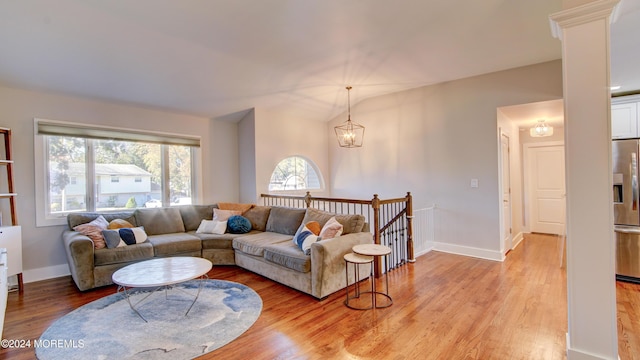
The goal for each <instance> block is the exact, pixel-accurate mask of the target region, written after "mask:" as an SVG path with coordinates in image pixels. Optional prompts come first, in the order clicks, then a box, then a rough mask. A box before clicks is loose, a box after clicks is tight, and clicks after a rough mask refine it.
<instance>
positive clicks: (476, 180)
mask: <svg viewBox="0 0 640 360" xmlns="http://www.w3.org/2000/svg"><path fill="white" fill-rule="evenodd" d="M471 187H472V188H477V187H478V179H471Z"/></svg>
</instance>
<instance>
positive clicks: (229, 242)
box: [194, 230, 260, 249]
mask: <svg viewBox="0 0 640 360" xmlns="http://www.w3.org/2000/svg"><path fill="white" fill-rule="evenodd" d="M259 233H260V232H259V231H255V230H251V232H249V233H248V234H259ZM248 234H231V233H225V234H220V235H218V234H197V233H196V234H194V235H195V236H197V237H199V238H200V239H201V240H202V249H233V239H235V238H237V237H240V236H246V235H248Z"/></svg>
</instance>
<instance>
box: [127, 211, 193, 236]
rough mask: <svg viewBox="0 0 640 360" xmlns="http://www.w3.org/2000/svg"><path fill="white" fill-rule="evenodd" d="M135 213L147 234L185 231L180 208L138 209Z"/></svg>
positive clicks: (137, 220) (139, 224)
mask: <svg viewBox="0 0 640 360" xmlns="http://www.w3.org/2000/svg"><path fill="white" fill-rule="evenodd" d="M134 214H135V217H136V222H137V223H138V226H144V230H145V232H146V233H147V235H161V234H173V233H181V232H184V231H185V228H184V223H183V222H182V216H181V215H180V210H178V208H175V207H172V208H154V209H138V210H136V211H135V212H134ZM198 225H200V222H198ZM197 228H198V227H197V226H196V229H197Z"/></svg>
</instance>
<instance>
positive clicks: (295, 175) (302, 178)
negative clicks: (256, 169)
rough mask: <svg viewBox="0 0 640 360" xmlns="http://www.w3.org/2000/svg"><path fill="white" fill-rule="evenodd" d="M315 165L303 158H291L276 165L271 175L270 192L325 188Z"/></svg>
mask: <svg viewBox="0 0 640 360" xmlns="http://www.w3.org/2000/svg"><path fill="white" fill-rule="evenodd" d="M319 174H320V172H319V171H318V170H317V167H316V166H315V164H314V163H313V162H312V161H311V160H308V159H306V158H304V157H302V156H290V157H288V158H286V159H283V160H282V161H280V162H279V163H278V165H276V167H275V169H274V170H273V172H272V173H271V180H270V181H269V191H275V192H280V191H296V190H316V189H322V188H323V182H322V178H321V177H320V175H319Z"/></svg>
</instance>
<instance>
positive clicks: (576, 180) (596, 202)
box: [550, 0, 619, 360]
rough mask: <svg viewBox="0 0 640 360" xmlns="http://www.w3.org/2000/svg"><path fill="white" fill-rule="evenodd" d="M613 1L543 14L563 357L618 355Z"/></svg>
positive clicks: (614, 357) (613, 356) (597, 357)
mask: <svg viewBox="0 0 640 360" xmlns="http://www.w3.org/2000/svg"><path fill="white" fill-rule="evenodd" d="M618 1H619V0H598V1H590V2H587V3H586V4H584V5H580V6H577V7H573V8H570V9H566V10H563V11H561V12H558V13H556V14H553V15H551V17H550V18H551V20H552V28H553V29H554V33H555V34H556V35H558V37H560V39H561V40H562V61H563V64H562V66H563V81H564V106H565V110H564V114H565V119H564V120H565V133H564V136H565V149H566V150H565V151H566V154H565V156H566V185H567V187H566V188H567V298H568V299H567V305H568V315H569V327H568V334H567V359H568V360H574V359H581V360H582V359H585V360H586V359H611V360H614V359H617V358H618V337H617V327H616V291H615V243H614V235H613V199H612V190H611V189H612V175H611V126H610V114H611V104H610V102H611V101H610V90H609V68H610V65H609V40H610V39H609V27H610V17H611V14H612V12H613V9H614V7H615V6H616V4H617V3H618ZM579 3H585V1H581V2H579Z"/></svg>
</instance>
